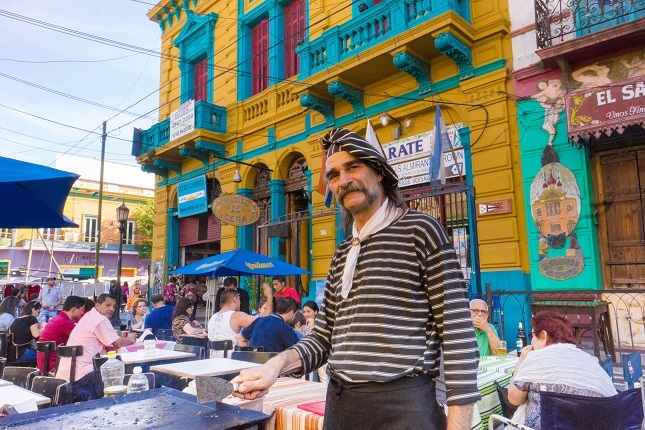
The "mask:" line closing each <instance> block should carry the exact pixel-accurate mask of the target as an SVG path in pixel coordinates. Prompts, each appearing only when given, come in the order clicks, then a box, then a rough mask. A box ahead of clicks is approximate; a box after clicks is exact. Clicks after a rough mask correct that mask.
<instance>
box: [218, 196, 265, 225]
mask: <svg viewBox="0 0 645 430" xmlns="http://www.w3.org/2000/svg"><path fill="white" fill-rule="evenodd" d="M212 211H213V215H215V217H216V218H217V219H219V220H221V221H222V222H223V223H226V224H231V225H237V226H243V225H249V224H253V223H254V222H256V221H257V220H258V219H259V218H260V207H259V206H258V205H257V203H255V202H254V201H253V200H251V199H249V198H248V197H244V196H240V195H239V194H227V195H224V196H220V197H218V198H216V199H215V200H213V205H212Z"/></svg>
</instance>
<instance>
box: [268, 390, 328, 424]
mask: <svg viewBox="0 0 645 430" xmlns="http://www.w3.org/2000/svg"><path fill="white" fill-rule="evenodd" d="M326 393H327V386H326V385H325V384H322V383H320V382H310V381H305V380H302V379H295V378H279V379H278V380H277V381H276V383H275V384H274V385H273V386H272V387H271V389H270V390H269V394H267V395H266V396H264V406H263V412H264V413H265V414H267V415H271V414H272V413H273V412H274V411H275V414H274V415H273V416H272V417H271V419H270V420H269V421H268V422H267V427H266V428H267V430H272V429H275V430H322V428H323V420H324V417H322V416H321V415H317V414H314V413H311V412H307V411H305V410H302V409H299V408H298V405H299V404H302V403H310V402H318V401H323V400H325V395H326Z"/></svg>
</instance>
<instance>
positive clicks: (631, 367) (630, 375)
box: [621, 351, 643, 389]
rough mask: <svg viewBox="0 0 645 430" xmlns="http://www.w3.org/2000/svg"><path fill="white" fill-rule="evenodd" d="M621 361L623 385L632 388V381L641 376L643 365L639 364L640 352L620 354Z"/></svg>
mask: <svg viewBox="0 0 645 430" xmlns="http://www.w3.org/2000/svg"><path fill="white" fill-rule="evenodd" d="M621 361H622V363H623V378H625V386H626V387H627V388H628V389H632V388H634V382H638V380H639V379H640V378H641V376H643V366H642V365H641V353H640V352H639V351H636V352H632V353H629V354H621Z"/></svg>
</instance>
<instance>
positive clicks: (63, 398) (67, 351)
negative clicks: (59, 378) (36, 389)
mask: <svg viewBox="0 0 645 430" xmlns="http://www.w3.org/2000/svg"><path fill="white" fill-rule="evenodd" d="M81 355H83V347H82V346H80V345H77V346H59V347H58V357H59V358H62V357H68V358H69V359H70V367H69V382H67V383H65V384H64V385H62V386H60V387H58V389H57V390H56V403H57V404H59V405H60V404H65V405H66V404H68V403H72V402H73V401H74V388H75V384H76V358H77V357H79V356H81Z"/></svg>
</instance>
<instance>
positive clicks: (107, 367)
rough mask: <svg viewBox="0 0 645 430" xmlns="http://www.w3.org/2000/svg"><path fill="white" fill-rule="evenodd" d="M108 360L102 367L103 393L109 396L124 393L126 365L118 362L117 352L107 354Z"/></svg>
mask: <svg viewBox="0 0 645 430" xmlns="http://www.w3.org/2000/svg"><path fill="white" fill-rule="evenodd" d="M107 356H108V360H107V361H106V362H105V363H103V365H102V366H101V379H103V391H104V392H105V395H107V396H113V395H115V394H121V393H124V392H125V390H126V386H125V385H123V377H124V376H125V364H124V363H123V362H122V361H121V360H117V358H116V351H110V352H108V354H107Z"/></svg>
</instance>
